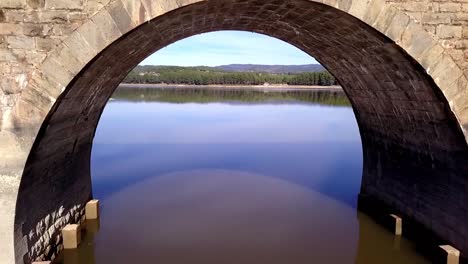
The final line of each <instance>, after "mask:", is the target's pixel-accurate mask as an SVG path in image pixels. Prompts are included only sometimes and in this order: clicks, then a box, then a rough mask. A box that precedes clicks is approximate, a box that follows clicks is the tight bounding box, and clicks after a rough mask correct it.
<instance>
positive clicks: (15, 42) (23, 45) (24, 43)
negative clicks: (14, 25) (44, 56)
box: [7, 36, 36, 49]
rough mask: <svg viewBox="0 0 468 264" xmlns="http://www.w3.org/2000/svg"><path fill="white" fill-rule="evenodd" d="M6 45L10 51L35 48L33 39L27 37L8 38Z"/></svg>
mask: <svg viewBox="0 0 468 264" xmlns="http://www.w3.org/2000/svg"><path fill="white" fill-rule="evenodd" d="M7 43H8V47H9V48H12V49H34V48H35V46H36V45H35V41H34V38H32V37H27V36H8V37H7Z"/></svg>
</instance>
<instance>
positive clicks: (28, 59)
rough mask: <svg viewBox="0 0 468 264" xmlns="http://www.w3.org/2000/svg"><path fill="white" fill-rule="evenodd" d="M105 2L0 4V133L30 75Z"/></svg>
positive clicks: (6, 0)
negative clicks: (49, 53) (48, 54)
mask: <svg viewBox="0 0 468 264" xmlns="http://www.w3.org/2000/svg"><path fill="white" fill-rule="evenodd" d="M108 2H109V0H2V1H0V129H1V128H2V123H3V122H8V120H9V118H8V115H9V112H10V111H11V108H12V107H13V105H14V104H15V102H16V100H17V98H18V96H19V94H20V93H21V91H22V90H23V89H24V88H25V87H26V85H27V83H28V80H29V79H30V78H31V74H32V72H33V71H34V70H35V69H36V68H37V67H38V65H39V64H41V62H43V61H44V59H45V58H46V56H47V53H48V52H50V51H51V50H53V49H54V48H55V47H56V46H57V45H58V44H60V43H61V42H62V41H63V40H64V39H65V38H67V37H68V36H69V35H70V33H72V32H73V31H74V30H76V29H77V28H78V27H79V26H81V25H82V24H83V23H84V22H85V21H86V20H87V19H88V18H89V17H91V16H93V15H94V14H95V13H96V12H97V11H98V10H100V9H101V8H103V7H104V6H105V5H106V4H107V3H108Z"/></svg>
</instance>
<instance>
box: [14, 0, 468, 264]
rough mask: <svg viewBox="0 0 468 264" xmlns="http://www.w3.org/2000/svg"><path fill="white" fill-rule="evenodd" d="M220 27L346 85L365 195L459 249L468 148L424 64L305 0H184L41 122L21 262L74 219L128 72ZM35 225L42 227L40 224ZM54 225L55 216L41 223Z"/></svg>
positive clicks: (133, 37) (136, 33)
mask: <svg viewBox="0 0 468 264" xmlns="http://www.w3.org/2000/svg"><path fill="white" fill-rule="evenodd" d="M217 30H244V31H252V32H257V33H263V34H266V35H269V36H272V37H276V38H278V39H281V40H284V41H286V42H288V43H290V44H292V45H294V46H296V47H298V48H300V49H301V50H303V51H305V52H306V53H308V54H310V55H311V56H313V57H315V58H316V59H317V60H318V61H320V62H321V63H322V64H323V65H325V67H326V68H327V69H328V70H329V71H330V72H331V73H332V74H333V75H334V76H335V77H336V78H337V80H338V81H339V82H340V84H341V85H342V86H343V88H344V90H345V92H346V94H347V95H348V97H349V99H350V101H351V103H352V105H353V109H354V111H355V114H356V118H357V121H358V124H359V127H360V131H361V137H362V141H363V150H364V155H365V157H364V160H365V164H364V167H365V169H364V174H363V186H362V190H363V192H365V193H368V194H371V195H375V196H377V197H378V198H379V199H381V200H383V201H385V202H386V203H388V204H391V205H392V206H394V207H395V208H396V210H399V211H402V212H403V213H405V214H409V215H410V216H411V217H414V218H415V219H416V220H418V221H419V222H421V223H423V224H424V225H425V226H426V227H427V228H429V229H431V230H433V231H434V232H435V233H437V234H439V235H440V236H443V237H444V238H445V239H447V240H448V241H450V242H451V243H452V244H455V245H458V246H459V248H461V249H462V250H464V251H468V247H467V245H466V243H465V240H464V239H465V237H467V235H468V233H467V232H468V226H467V224H466V223H468V221H467V220H468V210H466V206H465V205H461V204H460V201H466V200H467V199H468V192H467V190H466V188H465V187H463V186H468V185H467V182H466V179H465V176H466V175H468V159H467V146H466V142H465V138H464V136H463V133H462V131H461V129H460V126H459V125H458V123H457V120H456V118H455V116H454V114H453V113H452V111H451V109H450V107H449V104H448V102H447V101H446V99H445V97H444V95H443V93H442V92H441V90H440V89H439V88H438V86H437V85H436V84H435V83H434V81H433V80H432V78H431V77H430V76H429V75H427V73H426V71H425V70H424V68H423V67H422V66H421V65H420V64H419V63H417V62H416V61H415V60H414V59H413V58H411V57H410V56H409V55H408V54H407V53H405V52H404V51H403V50H402V49H401V48H400V47H399V46H398V45H396V44H395V43H394V42H393V41H391V40H390V39H389V38H387V37H385V36H384V35H383V34H381V33H380V32H378V31H376V30H375V29H373V28H371V27H370V26H368V25H367V24H365V23H364V22H362V21H360V20H358V19H356V18H355V17H353V16H351V15H349V14H347V13H344V12H342V11H340V10H338V9H335V8H332V7H329V6H326V5H323V4H318V3H313V2H309V1H305V0H291V1H247V0H234V1H206V2H201V3H196V4H191V5H188V6H186V7H183V8H179V9H176V10H174V11H171V12H169V13H166V14H164V15H162V16H159V17H157V18H155V19H153V20H151V21H150V22H148V23H144V24H142V25H140V26H138V27H137V28H135V29H134V30H132V31H130V32H129V33H127V34H125V35H124V36H122V37H121V38H119V39H118V40H116V41H115V42H113V43H112V44H110V45H109V46H108V47H107V48H105V49H104V50H103V51H102V52H101V53H99V54H98V56H96V57H95V58H94V59H93V60H92V61H91V62H89V63H88V64H87V66H86V67H85V68H84V69H82V70H81V71H80V73H79V74H78V75H76V76H75V77H74V79H73V81H72V82H71V83H70V84H69V85H68V86H67V87H66V89H65V91H64V92H63V93H61V95H60V96H59V97H58V99H57V101H56V102H55V104H54V106H53V107H52V109H51V111H50V112H49V113H48V115H47V117H46V119H45V121H44V123H43V124H42V127H41V129H40V132H39V134H38V135H37V137H36V140H35V143H34V146H33V148H32V150H31V153H30V155H29V158H28V161H27V164H26V167H25V170H24V174H23V177H22V180H21V186H20V191H19V194H18V202H17V206H16V219H15V230H16V231H15V232H16V233H15V238H16V241H15V244H16V251H17V252H16V255H17V256H19V257H20V258H21V260H18V258H17V261H18V262H19V261H22V260H24V261H25V262H28V261H31V260H35V259H37V258H38V257H40V256H41V255H43V254H44V253H45V249H44V248H43V245H41V243H38V241H43V240H47V239H49V241H51V242H50V243H51V244H52V245H53V246H56V244H57V243H59V241H58V240H57V235H58V232H59V229H60V227H61V226H63V224H65V222H66V221H63V220H62V219H64V217H68V218H69V219H71V221H78V220H79V217H80V216H81V214H82V206H83V204H84V203H85V202H86V201H87V200H89V199H90V197H91V196H92V193H91V182H90V168H89V166H90V163H89V162H90V154H91V147H92V142H93V137H94V133H95V130H96V127H97V124H98V121H99V118H100V115H101V113H102V111H103V109H104V106H105V104H106V102H107V100H108V99H109V98H110V96H111V95H112V93H113V91H114V90H115V88H116V87H117V85H118V84H119V83H120V81H121V80H122V79H123V78H124V77H125V76H126V74H127V73H128V72H129V71H130V70H131V69H133V67H135V66H136V65H137V64H138V63H139V62H140V61H142V60H143V59H144V58H146V57H147V56H148V55H150V54H152V53H153V52H155V51H157V50H159V49H161V48H163V47H165V46H167V45H168V44H171V43H173V42H175V41H178V40H180V39H183V38H186V37H189V36H193V35H195V34H200V33H204V32H211V31H217ZM83 45H87V44H86V43H84V44H83ZM311 122H312V120H311ZM454 182H456V183H457V184H453V183H454ZM440 186H444V187H443V188H439V187H440ZM444 188H445V189H444ZM37 197H41V202H40V205H38V201H37ZM426 197H430V198H426ZM426 200H427V201H426ZM421 201H426V203H425V204H424V206H422V205H421V204H420V203H421ZM454 204H456V206H454ZM415 208H417V210H416V209H415ZM460 209H462V210H461V211H460ZM415 210H416V211H415ZM412 211H413V213H411V212H412ZM446 216H450V217H449V218H447V217H446ZM455 216H456V218H457V219H456V220H454V219H453V217H455ZM434 219H439V220H437V222H436V223H435V222H434ZM463 221H464V223H463ZM40 223H43V224H44V228H39V229H38V228H37V227H38V224H39V225H41V224H40ZM55 223H60V224H58V227H57V228H52V229H50V227H51V226H52V225H54V224H55ZM460 226H462V227H463V228H464V229H462V230H461V231H460V232H458V233H455V232H448V231H447V230H454V229H456V228H457V227H460ZM33 230H34V232H32V231H33ZM37 230H39V231H37ZM48 230H49V231H48ZM18 245H23V246H18ZM51 252H52V251H51ZM50 254H51V253H50Z"/></svg>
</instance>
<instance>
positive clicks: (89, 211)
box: [85, 200, 99, 220]
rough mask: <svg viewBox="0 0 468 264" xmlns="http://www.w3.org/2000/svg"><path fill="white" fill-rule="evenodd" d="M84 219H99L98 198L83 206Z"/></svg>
mask: <svg viewBox="0 0 468 264" xmlns="http://www.w3.org/2000/svg"><path fill="white" fill-rule="evenodd" d="M85 208H86V209H85V211H86V212H85V214H86V219H89V220H91V219H99V200H91V201H89V202H88V203H87V204H86V207H85Z"/></svg>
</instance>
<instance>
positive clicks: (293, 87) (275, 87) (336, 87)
mask: <svg viewBox="0 0 468 264" xmlns="http://www.w3.org/2000/svg"><path fill="white" fill-rule="evenodd" d="M118 87H125V88H191V89H195V88H208V89H215V88H217V89H220V88H221V89H246V90H277V91H290V90H317V91H319V90H333V91H343V89H342V88H341V86H339V85H331V86H320V85H287V84H274V85H217V84H210V85H193V84H149V83H141V84H140V83H121V84H119V86H118Z"/></svg>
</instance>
